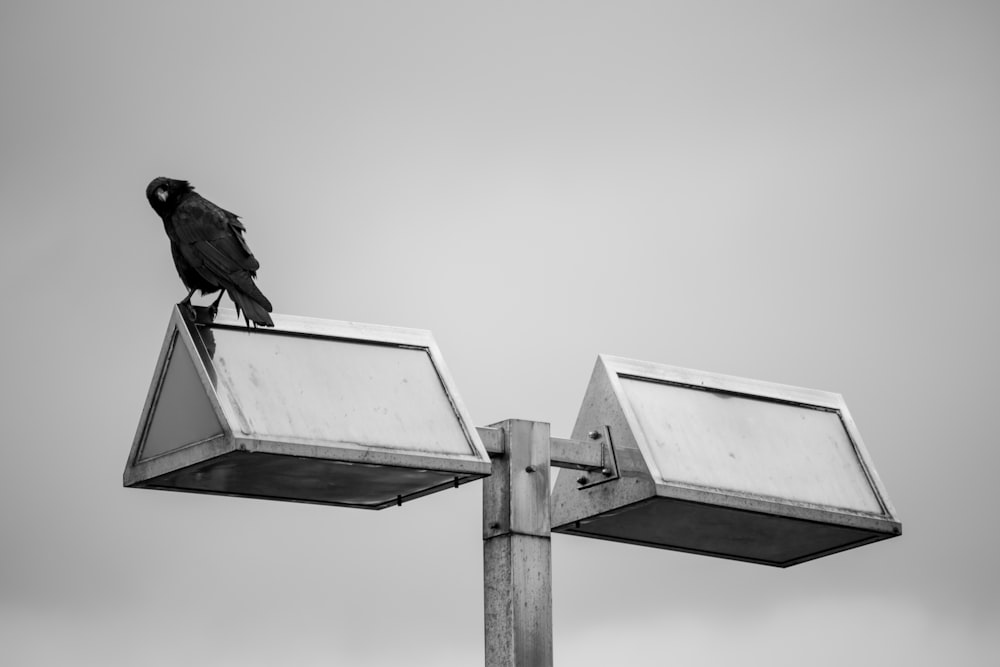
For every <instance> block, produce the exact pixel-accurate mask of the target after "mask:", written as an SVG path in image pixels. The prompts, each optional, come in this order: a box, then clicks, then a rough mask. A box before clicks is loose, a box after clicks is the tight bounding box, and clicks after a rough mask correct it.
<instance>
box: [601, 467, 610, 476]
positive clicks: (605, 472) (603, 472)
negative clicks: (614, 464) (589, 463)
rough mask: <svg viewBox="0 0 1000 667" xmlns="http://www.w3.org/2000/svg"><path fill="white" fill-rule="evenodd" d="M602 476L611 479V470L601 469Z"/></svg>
mask: <svg viewBox="0 0 1000 667" xmlns="http://www.w3.org/2000/svg"><path fill="white" fill-rule="evenodd" d="M601 474H602V475H604V476H605V477H611V468H601Z"/></svg>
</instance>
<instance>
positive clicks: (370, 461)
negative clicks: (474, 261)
mask: <svg viewBox="0 0 1000 667" xmlns="http://www.w3.org/2000/svg"><path fill="white" fill-rule="evenodd" d="M274 320H275V327H274V328H273V329H248V328H246V327H245V326H244V325H243V323H242V321H241V320H240V319H239V318H237V317H236V314H235V313H234V312H232V311H226V310H223V311H220V313H219V315H218V317H216V318H215V320H214V321H212V322H210V323H205V324H202V323H195V322H194V321H192V319H191V318H189V317H187V316H186V315H185V313H184V312H183V311H182V310H181V309H180V308H179V307H175V308H174V310H173V313H172V315H171V319H170V323H169V325H168V328H167V334H166V337H165V340H164V343H163V347H162V350H161V352H160V356H159V360H158V361H157V365H156V370H155V372H154V376H153V380H152V384H151V386H150V389H149V394H148V396H147V399H146V403H145V405H144V407H143V411H142V416H141V418H140V421H139V426H138V429H137V431H136V435H135V439H134V441H133V445H132V450H131V453H130V454H129V458H128V462H127V465H126V468H125V473H124V484H125V486H128V487H142V488H153V489H167V490H173V491H189V492H196V493H214V494H225V495H231V496H245V497H253V498H269V499H275V500H289V501H298V502H309V503H321V504H329V505H341V506H349V507H360V508H369V509H381V508H384V507H389V506H391V505H395V504H401V503H402V502H404V501H406V500H409V499H412V498H416V497H419V496H423V495H426V494H429V493H433V492H436V491H440V490H443V489H447V488H452V487H454V486H458V485H459V484H463V483H466V482H469V481H472V480H475V479H479V478H482V477H484V476H487V475H489V474H490V459H489V456H488V454H487V453H486V451H485V450H484V448H483V445H482V442H481V441H480V439H479V436H478V434H477V432H476V429H475V428H474V426H472V421H471V419H470V418H469V416H468V414H467V413H466V411H465V408H464V406H463V405H462V402H461V400H460V399H459V397H458V394H457V392H456V391H455V387H454V382H453V381H452V379H451V376H450V375H449V373H448V370H447V368H446V367H445V364H444V360H443V359H442V357H441V353H440V351H439V350H438V347H437V345H436V343H435V341H434V339H433V337H432V336H431V334H430V332H428V331H422V330H417V329H403V328H398V327H385V326H378V325H370V324H358V323H352V322H336V321H329V320H318V319H312V318H302V317H288V316H280V315H276V316H275V317H274Z"/></svg>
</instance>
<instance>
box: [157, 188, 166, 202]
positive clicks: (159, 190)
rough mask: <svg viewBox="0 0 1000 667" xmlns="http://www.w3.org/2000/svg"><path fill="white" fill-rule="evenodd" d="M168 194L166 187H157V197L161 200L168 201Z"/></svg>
mask: <svg viewBox="0 0 1000 667" xmlns="http://www.w3.org/2000/svg"><path fill="white" fill-rule="evenodd" d="M167 194H168V193H167V189H166V188H156V197H157V199H159V200H160V201H167Z"/></svg>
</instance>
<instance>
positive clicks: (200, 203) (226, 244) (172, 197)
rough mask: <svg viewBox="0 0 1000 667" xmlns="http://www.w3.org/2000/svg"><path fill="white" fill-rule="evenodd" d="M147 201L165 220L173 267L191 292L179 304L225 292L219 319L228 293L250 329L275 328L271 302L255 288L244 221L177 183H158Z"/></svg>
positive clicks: (149, 189) (151, 187) (148, 191)
mask: <svg viewBox="0 0 1000 667" xmlns="http://www.w3.org/2000/svg"><path fill="white" fill-rule="evenodd" d="M146 199H148V200H149V205H150V206H152V207H153V210H154V211H156V213H157V214H158V215H159V216H160V218H161V219H162V220H163V228H164V229H165V230H166V232H167V237H169V238H170V252H171V254H172V255H173V258H174V266H175V267H176V268H177V273H178V275H180V277H181V282H183V283H184V286H185V287H186V288H187V289H188V295H187V296H186V297H185V298H184V300H183V301H181V303H180V305H183V306H190V304H191V297H192V295H194V293H195V291H196V290H197V291H200V292H201V293H202V294H210V293H212V292H220V293H219V296H218V298H217V299H216V300H215V301H214V302H213V303H212V306H211V311H212V312H213V315H214V311H215V310H217V309H218V306H219V301H221V300H222V295H223V294H229V298H230V299H232V300H233V303H234V304H235V305H236V313H237V315H239V314H241V313H242V315H243V319H244V320H245V321H246V323H247V326H249V325H250V323H251V322H253V324H254V326H264V327H273V326H274V322H273V321H272V320H271V316H270V315H269V314H268V313H270V312H271V310H272V307H271V302H270V301H269V300H268V299H267V297H266V296H264V294H263V292H261V291H260V288H259V287H257V284H256V283H254V278H255V277H256V275H257V269H258V268H260V262H258V261H257V258H255V257H254V256H253V253H252V252H250V247H249V246H248V245H247V242H246V240H245V239H244V238H243V234H244V233H245V232H246V227H244V226H243V223H242V222H240V219H239V217H238V216H237V215H235V214H233V213H230V212H229V211H227V210H225V209H223V208H220V207H219V206H216V205H215V204H213V203H212V202H210V201H208V200H207V199H205V198H204V197H202V196H201V195H199V194H198V193H197V192H195V191H194V188H193V187H192V186H191V184H190V183H188V182H187V181H180V180H177V179H174V178H164V177H162V176H161V177H159V178H154V179H153V180H152V181H150V183H149V185H148V186H147V187H146ZM220 290H221V291H220Z"/></svg>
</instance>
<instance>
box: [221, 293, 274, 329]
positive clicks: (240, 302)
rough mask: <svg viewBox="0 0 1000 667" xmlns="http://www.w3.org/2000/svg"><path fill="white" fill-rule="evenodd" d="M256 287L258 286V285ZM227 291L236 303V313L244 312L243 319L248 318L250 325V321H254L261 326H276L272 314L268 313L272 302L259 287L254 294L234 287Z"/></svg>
mask: <svg viewBox="0 0 1000 667" xmlns="http://www.w3.org/2000/svg"><path fill="white" fill-rule="evenodd" d="M254 287H255V288H256V285H255V286H254ZM227 291H228V292H229V298H230V299H232V300H233V303H234V304H236V315H237V316H239V315H240V313H241V312H242V314H243V319H244V320H246V322H247V324H248V325H249V324H250V322H253V323H254V324H256V325H257V326H260V327H273V326H274V322H273V321H272V320H271V316H270V315H268V313H269V312H271V302H270V301H268V300H267V297H266V296H264V295H263V294H262V293H261V291H260V290H259V289H255V291H256V294H253V295H250V294H245V293H243V292H242V291H240V290H238V289H234V288H230V289H229V290H227Z"/></svg>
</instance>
